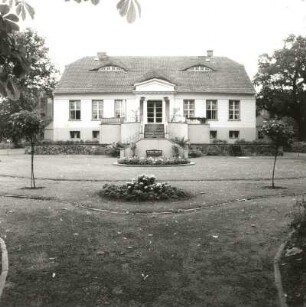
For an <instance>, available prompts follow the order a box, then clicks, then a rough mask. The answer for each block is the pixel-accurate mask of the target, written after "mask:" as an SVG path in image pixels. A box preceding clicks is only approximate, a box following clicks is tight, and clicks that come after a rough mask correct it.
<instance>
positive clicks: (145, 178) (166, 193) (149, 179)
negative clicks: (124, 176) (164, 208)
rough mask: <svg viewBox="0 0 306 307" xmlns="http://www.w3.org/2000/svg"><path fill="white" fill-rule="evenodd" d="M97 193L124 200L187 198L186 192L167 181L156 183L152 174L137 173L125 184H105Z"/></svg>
mask: <svg viewBox="0 0 306 307" xmlns="http://www.w3.org/2000/svg"><path fill="white" fill-rule="evenodd" d="M99 195H100V196H102V197H106V198H109V199H116V200H126V201H147V200H169V199H182V198H187V197H188V194H187V193H186V192H184V191H183V190H181V189H178V188H176V187H172V186H170V185H169V184H167V183H157V182H156V178H155V176H154V175H145V174H143V175H139V176H138V177H137V178H136V179H133V180H132V181H131V182H128V183H127V184H125V185H121V186H117V185H114V184H105V185H104V186H103V188H102V190H101V191H100V192H99Z"/></svg>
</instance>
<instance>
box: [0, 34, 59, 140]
mask: <svg viewBox="0 0 306 307" xmlns="http://www.w3.org/2000/svg"><path fill="white" fill-rule="evenodd" d="M14 38H15V43H16V45H17V46H22V48H23V50H24V52H25V56H26V58H27V59H28V61H29V63H30V68H29V70H28V74H27V75H26V76H25V77H24V78H22V79H16V80H15V81H14V83H15V84H16V86H18V88H19V93H20V95H19V99H18V100H13V99H9V98H6V99H5V100H4V101H3V103H0V137H1V136H3V134H5V131H6V130H7V129H8V130H11V128H10V127H8V126H9V118H10V116H11V115H12V114H14V113H18V112H20V111H21V110H28V111H33V110H35V109H36V108H37V107H38V105H39V102H40V100H41V97H45V96H51V95H52V91H53V89H54V88H55V84H56V77H57V70H56V69H55V67H54V65H53V64H52V63H51V61H50V59H49V57H48V49H47V48H46V47H45V41H44V39H43V38H41V37H40V36H38V34H37V33H36V32H33V31H31V30H26V31H24V32H19V33H17V34H15V35H14ZM12 135H13V136H14V138H13V139H12V140H13V142H14V143H15V144H17V143H18V142H19V140H20V138H21V136H18V134H17V133H14V134H12Z"/></svg>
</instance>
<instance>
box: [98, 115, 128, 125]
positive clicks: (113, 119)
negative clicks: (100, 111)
mask: <svg viewBox="0 0 306 307" xmlns="http://www.w3.org/2000/svg"><path fill="white" fill-rule="evenodd" d="M123 122H124V117H104V118H101V124H122V123H123Z"/></svg>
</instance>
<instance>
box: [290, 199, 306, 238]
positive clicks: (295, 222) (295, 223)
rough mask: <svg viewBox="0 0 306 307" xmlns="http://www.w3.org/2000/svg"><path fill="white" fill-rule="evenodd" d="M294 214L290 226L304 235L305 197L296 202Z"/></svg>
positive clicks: (305, 217) (305, 219) (305, 223)
mask: <svg viewBox="0 0 306 307" xmlns="http://www.w3.org/2000/svg"><path fill="white" fill-rule="evenodd" d="M292 215H293V219H292V222H291V224H290V227H291V228H292V229H294V230H296V231H297V232H298V234H300V235H303V236H304V235H305V234H306V200H305V199H304V198H303V199H302V200H300V201H299V200H298V201H297V202H296V204H295V211H294V212H293V214H292Z"/></svg>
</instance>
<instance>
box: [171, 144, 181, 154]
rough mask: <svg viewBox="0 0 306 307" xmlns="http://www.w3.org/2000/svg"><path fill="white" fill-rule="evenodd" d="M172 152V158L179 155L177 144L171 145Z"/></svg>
mask: <svg viewBox="0 0 306 307" xmlns="http://www.w3.org/2000/svg"><path fill="white" fill-rule="evenodd" d="M172 151H173V156H174V157H179V155H180V147H179V145H178V144H173V145H172Z"/></svg>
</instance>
